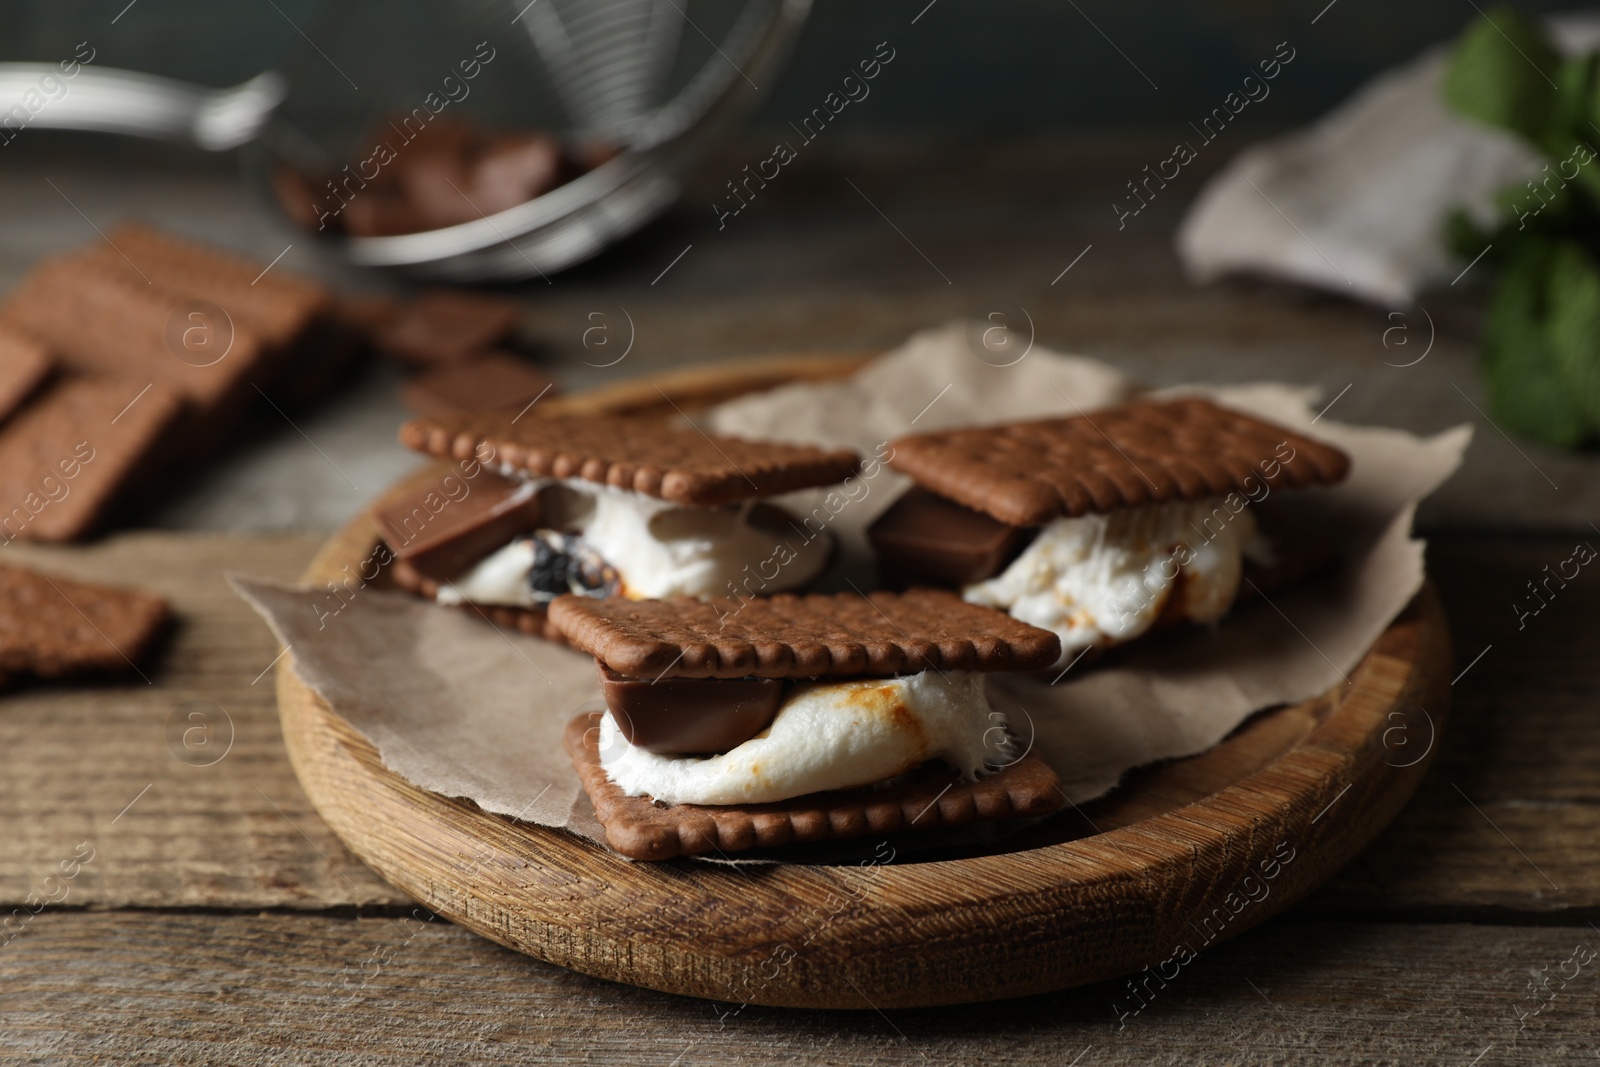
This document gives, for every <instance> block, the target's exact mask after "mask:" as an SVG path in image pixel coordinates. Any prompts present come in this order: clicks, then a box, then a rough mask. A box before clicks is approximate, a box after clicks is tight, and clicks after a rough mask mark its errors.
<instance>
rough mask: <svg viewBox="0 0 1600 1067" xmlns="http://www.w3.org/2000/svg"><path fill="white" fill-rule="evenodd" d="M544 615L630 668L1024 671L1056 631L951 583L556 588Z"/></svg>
mask: <svg viewBox="0 0 1600 1067" xmlns="http://www.w3.org/2000/svg"><path fill="white" fill-rule="evenodd" d="M550 622H551V623H552V624H553V625H554V626H555V628H556V629H557V630H559V631H560V632H561V633H562V634H564V635H565V637H566V639H567V641H568V642H569V643H570V644H571V645H572V646H573V647H575V648H577V649H579V650H581V651H584V652H587V653H589V654H590V655H592V656H594V657H595V659H597V660H599V661H600V662H601V663H603V664H605V665H606V666H607V667H609V668H611V669H612V670H613V671H616V672H617V673H618V674H621V675H624V676H625V677H629V678H645V679H659V678H745V677H756V678H854V677H870V676H874V675H876V676H889V675H895V674H902V673H910V672H919V671H927V670H937V671H1027V670H1038V669H1042V668H1044V667H1048V666H1050V665H1051V664H1052V663H1054V662H1055V661H1056V659H1057V657H1059V656H1060V654H1061V641H1060V639H1059V638H1057V637H1056V635H1055V634H1053V633H1051V632H1050V631H1048V630H1041V629H1039V628H1038V627H1035V626H1029V625H1028V624H1027V623H1024V622H1018V621H1017V620H1016V619H1013V618H1011V617H1010V616H1009V615H1006V614H1004V613H1003V612H999V611H995V610H994V609H993V608H986V607H982V606H980V605H977V604H968V603H967V602H966V601H964V600H962V599H961V598H960V597H958V596H956V595H955V594H953V593H948V592H945V591H943V590H937V589H912V590H910V591H908V592H905V593H884V592H877V593H873V594H871V595H870V596H862V595H861V594H859V593H838V594H832V595H830V594H824V593H809V594H806V595H804V596H795V595H793V594H780V595H778V596H773V597H761V598H758V599H753V600H741V599H739V598H736V597H716V598H713V599H711V600H694V599H691V598H687V597H682V598H677V599H673V600H628V599H626V598H623V597H606V598H605V599H594V598H589V597H575V596H562V597H558V598H556V600H555V601H554V602H553V603H552V604H551V605H550Z"/></svg>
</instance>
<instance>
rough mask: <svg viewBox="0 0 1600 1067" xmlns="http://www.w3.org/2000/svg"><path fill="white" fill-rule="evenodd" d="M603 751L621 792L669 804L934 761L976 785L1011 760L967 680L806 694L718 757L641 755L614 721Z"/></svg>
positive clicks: (845, 781) (879, 683) (768, 793)
mask: <svg viewBox="0 0 1600 1067" xmlns="http://www.w3.org/2000/svg"><path fill="white" fill-rule="evenodd" d="M599 743H600V762H601V764H602V765H603V766H604V767H605V769H606V773H607V775H609V776H610V778H611V780H612V781H613V782H616V783H617V784H618V785H619V786H621V787H622V790H623V792H625V793H627V794H628V795H629V796H650V797H654V798H655V799H656V800H659V801H662V802H663V803H667V804H763V803H769V802H771V801H776V800H787V799H789V798H790V797H798V796H804V795H806V794H807V793H817V792H821V791H823V790H828V789H849V788H852V787H855V786H862V785H871V784H872V783H874V782H882V781H885V780H887V779H890V778H893V777H895V776H896V775H900V774H904V773H905V772H906V771H909V770H911V769H912V768H913V767H916V766H917V765H919V764H921V763H924V762H926V761H928V760H930V759H938V760H942V761H944V762H945V763H947V764H949V765H950V766H951V767H953V768H954V769H955V770H956V771H958V772H960V773H961V774H962V775H963V776H964V777H966V778H968V779H972V778H975V777H977V775H978V773H979V772H980V771H981V770H983V768H984V767H985V765H986V764H987V765H996V764H1001V763H1005V762H1008V761H1009V760H1010V759H1011V758H1012V756H1013V752H1012V744H1013V743H1012V741H1011V739H1010V735H1009V734H1008V733H1007V731H1006V727H1005V718H1004V716H1002V715H1001V714H1000V713H999V712H995V711H992V710H991V709H990V707H989V700H988V698H987V697H986V696H985V695H984V676H983V675H982V674H977V673H973V672H968V671H948V672H946V673H945V674H943V675H941V674H939V673H938V672H936V671H925V672H923V673H921V674H913V675H908V676H906V677H902V678H873V679H867V680H863V681H852V682H831V683H827V682H824V683H811V684H807V685H803V686H800V687H798V688H796V689H795V690H794V692H793V693H792V694H790V696H789V697H788V699H787V700H785V701H784V703H783V705H782V706H781V707H780V708H779V709H778V713H777V715H776V717H774V718H773V720H772V723H771V725H769V726H768V727H767V728H766V729H765V730H764V731H762V732H761V733H760V734H758V735H756V736H755V737H752V738H751V739H750V740H748V741H745V742H744V743H743V744H740V745H739V746H738V747H736V748H734V749H732V750H731V751H729V752H724V753H722V754H721V755H716V756H707V757H674V756H663V755H659V754H657V753H654V752H647V751H645V750H644V749H642V748H636V747H634V746H633V745H631V744H629V743H628V741H627V739H626V738H624V737H623V736H622V733H621V731H620V730H619V729H618V728H617V724H616V722H615V720H613V719H612V717H611V714H610V712H607V713H606V715H605V716H604V717H603V718H602V719H601V720H600V742H599Z"/></svg>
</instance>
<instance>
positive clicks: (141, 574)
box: [0, 534, 405, 907]
mask: <svg viewBox="0 0 1600 1067" xmlns="http://www.w3.org/2000/svg"><path fill="white" fill-rule="evenodd" d="M316 543H317V540H316V539H315V538H310V539H308V538H300V537H251V538H234V537H215V536H211V537H195V536H181V535H171V534H128V535H124V536H121V537H116V538H112V539H109V540H107V541H104V542H101V543H98V544H95V545H92V546H88V547H80V548H49V547H38V546H22V545H12V546H10V547H9V549H8V552H10V553H14V555H12V556H10V557H8V558H10V559H12V560H13V561H17V562H24V563H28V564H30V565H34V566H37V567H38V568H40V569H41V570H45V571H47V572H54V573H59V574H65V575H68V576H70V577H74V578H82V579H86V580H90V581H104V582H109V583H121V584H128V585H136V586H138V587H139V588H141V589H146V590H149V591H151V592H155V593H159V594H161V595H162V596H165V597H167V598H169V600H170V602H171V604H172V607H173V609H174V611H175V613H176V615H177V617H178V623H177V626H176V628H175V632H174V633H173V634H172V636H171V638H170V640H169V641H168V642H167V644H166V645H165V647H163V648H162V649H160V650H159V652H158V654H157V655H156V656H155V657H153V660H152V662H150V663H148V664H146V665H145V667H144V673H145V675H146V676H147V677H148V678H149V680H150V684H147V683H146V682H145V681H144V680H143V679H141V678H138V677H134V678H133V679H132V680H131V681H128V682H123V683H115V684H110V685H67V684H58V685H48V686H31V687H28V688H24V689H22V690H19V691H16V692H10V693H5V694H0V822H3V825H4V826H5V827H6V844H5V847H4V848H0V900H4V901H13V902H14V901H20V900H23V899H25V898H26V895H27V894H28V893H30V892H35V891H37V887H38V883H39V882H40V880H41V879H42V878H44V877H46V876H48V875H49V874H51V873H52V872H53V871H54V869H55V868H56V866H57V865H58V863H59V862H60V861H61V860H63V859H65V858H70V857H71V856H72V855H73V854H74V849H75V847H76V846H77V845H78V844H80V843H82V842H90V843H91V846H92V847H93V848H94V849H95V850H96V856H95V859H94V861H93V862H92V863H90V864H88V865H86V866H85V867H84V868H83V871H82V873H81V875H80V876H79V877H78V878H77V879H75V880H74V882H73V885H72V888H71V900H72V901H73V903H85V904H94V905H96V906H112V907H114V906H119V905H141V906H149V905H169V906H170V905H178V906H218V907H227V906H235V905H238V906H245V907H252V906H280V907H282V906H287V907H319V906H323V905H328V904H352V903H361V904H365V903H372V902H390V901H402V900H404V899H405V897H404V896H402V895H401V894H399V893H397V892H396V891H395V890H393V889H391V888H389V887H388V886H387V885H385V884H384V883H383V882H381V881H379V880H378V879H377V877H376V876H374V875H373V874H372V873H371V872H369V871H368V870H367V869H366V868H365V867H363V866H362V865H361V864H360V863H359V862H358V861H356V860H355V859H354V858H353V857H352V856H350V855H349V854H348V853H347V852H345V850H344V848H343V846H341V845H340V844H339V842H338V840H337V839H336V838H335V837H334V836H333V835H332V834H331V833H329V832H328V830H327V828H326V827H324V826H323V824H322V822H321V820H319V819H318V818H317V817H316V815H315V813H314V812H312V810H311V807H310V804H309V803H308V802H307V800H306V798H305V795H304V794H303V793H302V792H301V791H300V786H299V783H298V782H296V781H295V778H294V774H293V772H292V771H291V770H290V768H289V764H288V761H287V760H286V759H285V758H284V754H283V740H282V734H281V733H280V731H279V729H278V714H277V705H276V702H275V700H274V697H273V679H272V674H271V672H270V671H268V670H267V668H268V666H269V665H270V664H271V663H272V661H273V659H274V657H276V656H277V654H278V651H279V649H278V647H277V645H276V644H275V643H274V640H273V638H272V635H271V633H270V632H268V630H267V629H266V627H265V626H263V625H262V624H261V622H260V620H259V619H258V618H257V617H256V616H255V613H254V612H252V611H250V610H249V609H248V608H247V607H246V606H245V605H244V604H243V602H241V601H240V600H239V598H238V597H237V596H235V595H234V593H233V591H232V590H231V589H230V588H229V587H228V585H227V584H226V582H225V581H224V579H223V573H224V572H225V571H228V570H239V571H243V572H245V573H249V574H259V575H265V576H270V577H277V578H284V579H289V578H293V577H294V576H295V575H296V574H298V573H299V572H300V571H301V570H302V569H304V566H305V563H306V561H307V560H308V559H309V558H310V556H311V554H312V552H313V550H314V549H315V547H316ZM258 678H259V682H257V681H256V679H258ZM129 805H131V806H129ZM124 808H126V809H127V810H126V811H124Z"/></svg>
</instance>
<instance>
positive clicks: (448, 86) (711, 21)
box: [0, 0, 810, 281]
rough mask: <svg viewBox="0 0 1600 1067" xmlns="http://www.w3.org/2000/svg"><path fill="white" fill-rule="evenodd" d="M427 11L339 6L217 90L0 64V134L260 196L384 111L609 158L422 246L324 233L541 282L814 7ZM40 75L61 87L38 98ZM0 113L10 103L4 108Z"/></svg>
mask: <svg viewBox="0 0 1600 1067" xmlns="http://www.w3.org/2000/svg"><path fill="white" fill-rule="evenodd" d="M423 7H424V5H415V8H413V6H412V5H402V4H393V3H385V2H381V0H357V2H347V3H341V4H338V5H336V6H334V7H333V8H332V9H330V10H329V11H328V12H327V13H326V14H325V15H324V16H323V17H322V18H320V19H318V20H317V21H315V22H313V23H310V24H308V25H307V26H306V27H304V30H303V33H300V34H297V40H299V41H300V43H299V44H298V45H297V46H295V47H294V48H293V49H292V50H291V51H290V53H289V54H288V55H287V56H286V57H285V60H284V62H283V63H282V64H281V66H280V67H279V69H278V70H276V71H270V72H267V73H264V74H261V75H258V76H257V77H255V78H252V79H250V80H249V81H247V82H245V83H243V84H242V85H238V86H234V87H232V88H228V89H216V90H211V89H204V88H200V87H196V86H192V85H188V84H185V83H182V82H177V81H172V80H170V79H165V78H158V77H154V76H151V75H147V74H138V73H133V72H129V71H119V70H108V69H103V68H96V67H95V66H94V65H93V64H92V62H89V63H85V64H82V65H81V66H78V68H77V70H76V73H74V74H72V75H70V76H65V75H64V74H63V72H62V67H60V66H58V65H56V64H34V63H7V64H0V136H3V137H6V138H7V139H9V137H10V136H16V135H17V133H16V131H18V130H26V129H30V128H33V127H54V128H58V129H82V130H104V131H110V132H116V133H124V134H135V135H141V136H148V137H156V138H165V139H169V140H177V141H187V142H189V143H192V144H194V145H197V146H199V147H201V148H204V149H208V150H212V151H222V150H228V149H232V148H237V147H243V148H244V149H245V157H244V158H245V165H246V172H247V174H248V175H249V176H250V178H251V180H252V182H253V184H255V185H256V186H257V187H258V188H259V189H260V190H261V191H262V192H263V193H264V194H265V195H267V198H268V199H269V200H271V201H273V202H274V203H277V200H276V197H274V196H272V195H271V193H270V180H269V176H270V175H271V174H272V173H273V169H274V168H275V167H280V166H287V167H294V168H299V169H302V170H309V171H312V172H316V173H320V174H326V173H335V172H339V171H340V170H341V168H344V167H348V166H350V165H351V164H352V163H354V162H355V161H357V160H360V159H362V157H363V156H365V155H366V154H367V150H368V145H369V143H370V136H371V130H372V129H373V128H374V125H375V124H376V123H377V122H379V121H381V120H383V119H384V117H385V116H395V115H398V116H404V115H407V114H413V113H414V114H418V115H419V116H424V115H426V114H428V113H432V114H439V113H442V112H443V111H444V110H449V111H450V113H451V116H452V118H462V119H470V120H471V121H472V122H474V123H477V124H480V125H482V126H484V127H488V128H494V129H504V130H538V131H549V132H552V133H555V134H557V135H559V136H560V137H561V138H562V139H563V141H565V142H566V143H569V144H578V143H584V142H588V143H594V142H604V143H606V144H609V145H612V146H615V147H616V148H617V149H619V150H620V151H619V152H618V154H616V155H615V156H614V157H613V158H610V159H609V160H607V161H606V162H604V163H601V164H600V165H598V166H596V167H595V168H594V169H592V170H589V171H587V172H586V173H582V174H580V175H579V176H577V177H576V178H573V179H572V180H570V181H568V182H567V183H566V184H564V185H560V186H558V187H556V188H555V189H553V190H552V191H550V192H548V193H545V194H544V195H542V196H537V197H535V198H534V199H532V200H529V201H527V202H525V203H522V204H519V205H517V206H515V207H511V208H508V209H506V210H502V211H498V212H495V213H492V214H488V215H484V216H482V217H480V218H477V219H474V220H471V221H467V222H462V223H460V224H457V225H452V226H446V227H443V228H439V229H432V230H426V231H423V232H419V233H405V234H400V235H396V236H384V237H342V236H341V237H332V236H328V237H326V238H325V240H326V243H327V244H329V245H330V246H331V247H333V248H335V249H336V250H337V251H338V252H339V253H340V254H342V255H343V256H344V257H345V258H347V259H348V260H349V261H350V262H352V263H355V264H359V265H362V266H370V267H385V268H396V269H402V270H406V271H409V272H411V273H415V274H419V275H423V276H427V277H433V278H443V279H451V280H457V281H474V280H489V279H514V278H521V277H529V276H533V275H544V274H549V273H551V272H554V271H556V270H559V269H561V268H563V267H567V266H569V265H571V264H573V263H575V262H577V261H579V260H581V259H584V258H586V257H588V256H591V255H593V254H594V253H596V252H598V251H599V250H600V249H601V248H603V247H605V246H606V245H607V244H610V243H611V242H613V241H616V240H617V239H619V238H621V237H623V236H625V235H626V234H629V233H631V232H633V231H634V230H637V229H638V228H639V227H640V226H642V225H644V223H646V222H647V221H649V220H650V219H651V218H652V217H654V216H655V215H657V214H659V213H660V212H661V211H662V210H664V209H665V208H666V207H667V206H668V205H670V204H671V203H672V202H673V201H674V200H675V199H676V198H677V196H678V195H679V192H680V191H681V183H682V178H683V175H684V173H685V172H686V170H687V169H688V168H689V166H690V165H691V164H692V162H693V161H694V160H695V159H696V158H697V157H698V156H699V155H700V153H701V152H702V151H703V150H704V149H705V148H706V146H707V145H708V144H709V143H711V142H712V141H713V140H714V139H715V138H716V136H717V135H718V133H719V131H720V130H722V129H724V128H725V127H726V122H727V120H728V119H729V118H731V117H732V116H734V115H736V114H738V113H739V112H740V111H741V110H744V109H746V108H748V107H750V106H752V105H753V104H754V103H755V102H756V100H757V96H756V91H757V86H759V85H760V84H761V83H762V82H763V80H764V79H766V78H768V77H770V76H771V75H772V74H773V73H774V71H775V70H776V68H777V67H778V66H779V64H780V63H781V61H782V60H783V58H784V57H785V55H786V53H787V49H788V45H789V44H790V43H791V41H792V40H793V38H794V35H795V31H796V30H797V29H798V28H799V27H800V26H801V25H802V24H803V22H804V20H805V18H806V15H807V13H808V11H809V9H810V0H531V2H529V0H510V2H506V0H463V2H457V3H453V4H447V5H427V8H428V9H427V10H421V9H422V8H423ZM297 29H298V27H297ZM485 55H488V56H490V58H489V59H487V60H484V59H483V57H484V56H485ZM467 64H471V66H470V67H468V66H467ZM467 69H476V71H477V73H475V74H473V75H471V76H470V77H468V76H467V75H466V74H465V73H464V71H465V70H467ZM47 77H50V78H53V79H54V81H53V82H51V83H50V84H51V85H52V86H54V85H55V84H57V83H59V84H61V85H64V86H65V89H64V90H62V91H60V92H59V93H57V92H55V91H52V92H49V93H45V94H40V93H39V92H38V89H39V87H40V84H41V80H42V79H45V78H47ZM10 101H19V103H18V104H17V105H16V107H13V108H12V109H11V111H10V112H7V111H5V107H6V105H7V102H10ZM40 101H42V103H40ZM36 103H37V104H38V106H37V107H34V106H33V105H34V104H36ZM435 107H438V108H439V111H435V110H434V109H435ZM17 108H22V111H21V112H19V111H17ZM419 109H421V110H419ZM7 115H13V116H15V118H14V119H13V120H12V121H10V122H9V123H8V122H7ZM424 121H425V118H424ZM280 209H281V205H280Z"/></svg>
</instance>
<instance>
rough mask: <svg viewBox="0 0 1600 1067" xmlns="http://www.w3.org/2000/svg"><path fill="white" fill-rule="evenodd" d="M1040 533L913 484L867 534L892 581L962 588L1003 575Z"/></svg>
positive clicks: (882, 566)
mask: <svg viewBox="0 0 1600 1067" xmlns="http://www.w3.org/2000/svg"><path fill="white" fill-rule="evenodd" d="M1035 532H1036V531H1035V530H1033V529H1030V528H1028V527H1024V526H1008V525H1007V524H1006V523H1003V522H1001V521H1000V520H998V519H995V518H991V517H990V516H988V515H985V514H984V513H983V512H981V511H974V510H972V509H971V508H968V507H963V506H962V505H960V504H957V503H956V502H955V501H953V500H947V499H946V498H944V497H942V496H940V495H939V494H937V493H933V492H930V491H928V490H927V489H923V488H922V487H920V486H912V487H911V488H910V489H908V490H907V491H906V493H905V495H903V496H902V497H900V499H899V500H896V501H895V502H894V503H893V504H891V505H890V506H889V510H888V511H885V512H884V513H883V514H882V515H880V516H878V518H877V519H876V520H874V521H873V523H872V525H871V526H869V527H867V538H868V540H870V541H871V542H872V547H873V548H874V549H875V550H876V551H877V553H878V562H879V566H880V567H881V568H882V569H883V571H884V574H885V575H886V576H887V577H888V578H889V579H890V581H891V584H896V585H911V584H919V583H925V584H930V585H943V586H962V585H966V584H968V583H969V582H977V581H982V580H983V579H985V578H989V577H992V576H994V575H996V574H998V573H1000V571H1001V570H1003V569H1004V568H1005V566H1006V565H1007V564H1009V563H1010V562H1011V561H1012V560H1013V559H1015V558H1016V557H1017V553H1019V552H1021V551H1022V549H1023V548H1024V546H1026V545H1027V543H1028V541H1029V540H1030V539H1031V538H1032V537H1033V535H1034V533H1035Z"/></svg>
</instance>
